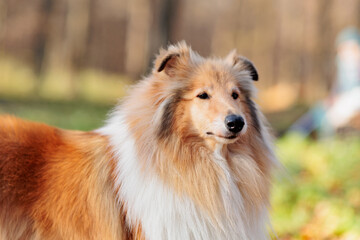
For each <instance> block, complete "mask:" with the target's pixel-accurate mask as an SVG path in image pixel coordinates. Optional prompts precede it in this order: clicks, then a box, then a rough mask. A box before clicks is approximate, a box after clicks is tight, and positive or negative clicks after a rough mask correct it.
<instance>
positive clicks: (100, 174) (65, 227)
mask: <svg viewBox="0 0 360 240" xmlns="http://www.w3.org/2000/svg"><path fill="white" fill-rule="evenodd" d="M106 146H107V141H106V139H105V138H104V137H101V136H99V135H97V134H95V133H85V132H72V131H64V130H60V129H57V128H53V127H50V126H47V125H45V124H39V123H32V122H27V121H23V120H19V119H16V118H14V117H9V116H5V117H0V239H38V238H40V239H121V236H120V235H121V226H115V225H114V223H119V224H120V223H121V220H120V219H118V218H119V211H118V210H117V211H115V210H114V208H115V206H116V204H115V200H114V199H115V197H114V196H113V191H112V183H111V180H110V179H109V178H110V176H111V174H110V171H111V169H110V168H111V166H110V165H109V164H108V161H109V159H110V158H111V156H110V155H109V153H108V151H107V147H106Z"/></svg>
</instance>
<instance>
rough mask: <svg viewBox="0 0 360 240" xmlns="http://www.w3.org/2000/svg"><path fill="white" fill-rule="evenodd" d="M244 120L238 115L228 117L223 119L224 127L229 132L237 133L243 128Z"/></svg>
mask: <svg viewBox="0 0 360 240" xmlns="http://www.w3.org/2000/svg"><path fill="white" fill-rule="evenodd" d="M244 124H245V122H244V119H243V118H242V117H241V116H238V115H234V114H232V115H228V116H226V118H225V125H226V127H227V129H228V130H229V131H230V132H233V133H238V132H240V131H241V129H243V127H244Z"/></svg>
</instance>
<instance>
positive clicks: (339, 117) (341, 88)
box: [290, 27, 360, 137]
mask: <svg viewBox="0 0 360 240" xmlns="http://www.w3.org/2000/svg"><path fill="white" fill-rule="evenodd" d="M336 43H337V59H336V64H337V78H336V81H335V84H334V86H333V88H332V90H331V92H330V95H329V96H328V97H327V98H326V99H325V100H323V101H321V102H318V103H316V104H315V105H314V106H313V107H312V108H311V110H310V111H309V112H308V113H306V114H305V115H304V116H303V117H301V118H300V119H299V120H298V121H297V122H295V123H294V124H293V126H292V127H291V128H290V131H291V132H298V133H301V134H302V135H306V136H307V135H309V134H310V133H312V132H314V131H315V132H317V133H319V135H320V136H321V137H325V136H333V135H334V134H335V133H336V132H337V131H339V130H341V129H346V128H350V129H351V130H353V129H355V130H356V131H360V124H359V122H360V33H359V31H358V30H357V29H356V28H354V27H349V28H346V29H345V30H343V31H342V32H341V33H340V34H339V36H338V38H337V42H336Z"/></svg>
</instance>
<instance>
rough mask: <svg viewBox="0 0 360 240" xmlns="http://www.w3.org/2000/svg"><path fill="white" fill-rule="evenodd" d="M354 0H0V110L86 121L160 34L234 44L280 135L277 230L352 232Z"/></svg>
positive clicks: (357, 151)
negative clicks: (254, 74) (249, 64)
mask: <svg viewBox="0 0 360 240" xmlns="http://www.w3.org/2000/svg"><path fill="white" fill-rule="evenodd" d="M359 27H360V0H318V1H313V0H303V1H287V0H273V1H267V0H251V1H250V0H229V1H220V0H196V1H191V0H181V1H180V0H132V1H126V0H102V1H101V0H0V113H2V114H3V113H10V114H14V115H16V116H19V117H22V118H26V119H30V120H35V121H43V122H46V123H49V124H52V125H55V126H58V127H62V128H69V129H80V130H90V129H94V128H96V127H99V126H101V125H102V124H103V121H104V119H105V118H106V114H107V113H108V112H109V111H110V109H111V108H112V106H113V105H114V103H116V101H117V100H118V99H121V97H122V96H124V95H125V94H126V89H127V88H128V87H129V86H130V85H131V84H133V83H135V82H136V81H138V80H139V79H141V77H142V76H144V75H146V74H147V73H148V72H149V71H150V69H151V66H152V61H153V60H154V55H155V54H156V53H157V52H158V49H159V48H160V47H166V45H167V44H168V43H176V42H178V41H181V40H186V42H187V43H188V44H190V45H191V46H192V48H193V49H194V50H196V51H198V52H199V53H200V54H201V55H203V56H225V55H226V54H227V53H228V52H229V51H231V50H232V49H234V48H236V49H237V50H238V52H239V53H241V54H242V55H244V56H246V57H247V58H249V59H250V60H252V61H253V62H254V64H255V66H256V67H257V69H258V72H259V75H260V81H259V82H256V86H257V88H258V89H259V94H258V98H257V100H256V102H257V103H258V104H259V105H260V107H261V109H262V110H263V111H264V112H265V114H266V116H267V117H268V119H269V120H270V123H271V125H272V126H273V128H274V133H275V135H276V136H277V137H278V138H277V142H276V145H277V152H278V155H279V158H280V160H281V162H282V163H283V164H284V167H285V170H284V171H280V173H279V174H277V176H278V177H277V179H276V183H275V185H274V189H273V197H272V205H273V210H272V222H273V225H274V229H275V231H276V232H277V234H278V237H279V239H360V174H359V172H360V134H359V131H360V88H359V87H360V34H359V32H358V29H359Z"/></svg>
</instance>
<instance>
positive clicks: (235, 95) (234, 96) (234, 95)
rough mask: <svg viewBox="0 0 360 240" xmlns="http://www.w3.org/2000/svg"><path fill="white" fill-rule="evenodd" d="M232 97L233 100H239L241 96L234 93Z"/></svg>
mask: <svg viewBox="0 0 360 240" xmlns="http://www.w3.org/2000/svg"><path fill="white" fill-rule="evenodd" d="M231 96H232V98H233V99H237V98H238V97H239V94H237V93H236V92H233V93H232V94H231Z"/></svg>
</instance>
